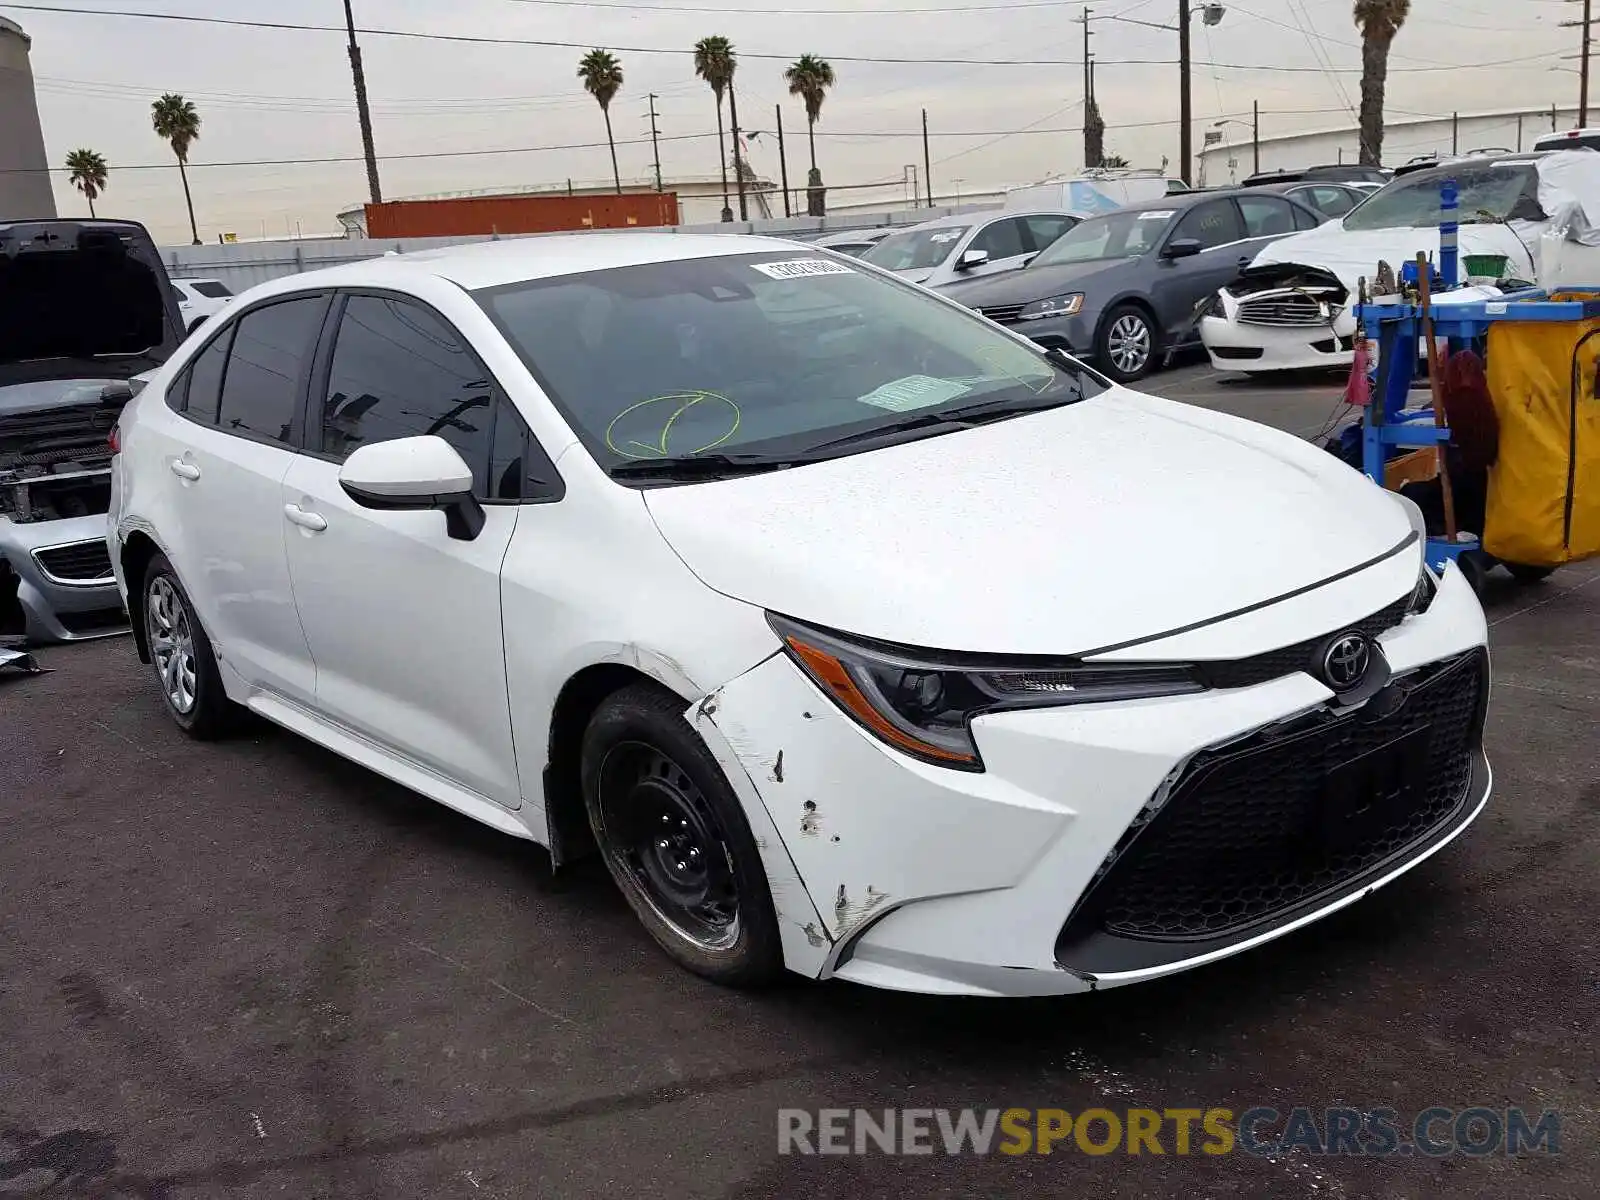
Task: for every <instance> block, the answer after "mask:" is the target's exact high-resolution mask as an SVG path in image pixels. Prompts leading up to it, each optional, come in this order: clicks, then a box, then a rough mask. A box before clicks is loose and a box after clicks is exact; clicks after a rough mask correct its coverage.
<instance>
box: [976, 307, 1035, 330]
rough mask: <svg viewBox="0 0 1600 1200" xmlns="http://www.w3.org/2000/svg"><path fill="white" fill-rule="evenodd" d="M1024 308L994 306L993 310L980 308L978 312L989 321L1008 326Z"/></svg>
mask: <svg viewBox="0 0 1600 1200" xmlns="http://www.w3.org/2000/svg"><path fill="white" fill-rule="evenodd" d="M1024 307H1025V306H1024V305H1021V304H996V305H995V306H994V307H993V308H980V309H979V310H978V312H979V313H981V314H982V315H983V316H986V317H988V318H989V320H991V321H998V322H1000V324H1002V325H1010V324H1013V323H1014V322H1015V321H1016V319H1017V318H1018V317H1019V316H1021V315H1022V310H1023V308H1024Z"/></svg>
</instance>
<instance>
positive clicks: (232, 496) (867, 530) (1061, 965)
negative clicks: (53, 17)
mask: <svg viewBox="0 0 1600 1200" xmlns="http://www.w3.org/2000/svg"><path fill="white" fill-rule="evenodd" d="M215 325H216V327H215V328H214V329H211V330H210V331H209V334H210V335H209V337H206V338H194V339H191V342H190V344H188V345H186V346H185V347H184V348H183V350H182V351H181V352H180V354H179V355H178V356H177V358H175V359H174V360H173V362H171V363H170V364H168V365H167V367H165V368H163V370H162V371H161V372H160V373H159V374H158V376H157V377H156V379H155V380H154V382H152V384H151V385H150V386H149V387H148V388H147V389H146V390H145V391H144V392H143V393H142V394H141V395H140V396H139V397H138V398H137V399H136V400H135V401H134V402H133V403H132V404H131V405H130V406H129V408H128V409H127V411H126V412H125V413H124V415H123V418H122V422H121V429H120V446H121V451H120V453H119V454H118V456H117V458H116V459H115V466H114V472H113V480H114V484H113V501H112V514H111V529H110V535H109V536H110V541H111V547H112V552H113V560H114V562H115V564H116V569H117V573H118V578H119V581H120V582H121V584H122V586H123V587H124V589H125V591H126V595H127V597H128V602H129V606H130V610H131V612H132V614H133V616H134V620H135V626H136V630H137V634H138V645H139V651H140V654H141V656H142V657H144V658H145V660H146V661H149V662H151V663H152V665H153V668H154V672H153V673H154V676H155V679H156V681H157V683H158V685H159V692H160V695H161V696H162V698H163V703H164V704H165V705H166V707H167V709H168V710H169V712H170V713H171V715H172V717H173V718H174V719H175V721H176V722H177V723H178V724H179V725H180V726H181V727H183V728H184V729H186V730H188V731H190V732H191V733H193V734H196V735H202V736H211V735H216V734H218V733H221V732H223V731H224V730H225V729H226V728H227V726H228V722H229V718H230V716H231V715H232V714H233V713H234V712H235V711H236V709H235V706H239V705H242V706H244V707H247V708H249V709H251V710H253V711H255V712H256V713H258V714H260V715H262V716H265V717H267V718H270V719H272V720H274V721H277V722H279V723H281V724H283V725H285V726H287V727H288V728H290V729H293V730H295V731H297V732H300V733H302V734H304V735H305V736H307V737H309V738H312V739H313V740H315V741H318V742H320V743H322V744H323V745H325V746H328V747H330V748H332V749H333V750H335V751H336V752H338V753H340V754H343V755H345V756H347V757H349V758H351V759H353V760H355V761H356V762H359V763H363V764H365V765H367V766H369V767H371V768H372V769H374V770H377V771H379V772H381V773H383V774H385V775H388V776H389V777H391V778H393V779H396V780H398V781H400V782H401V783H403V784H405V785H406V786H409V787H412V788H414V789H416V790H417V791H420V792H422V793H424V794H426V795H429V796H431V797H433V798H434V799H436V800H439V801H441V802H443V803H445V804H448V805H451V806H452V807H454V808H457V809H459V810H460V811H462V812H464V813H466V814H468V815H469V816H472V817H474V818H476V819H478V820H480V821H483V822H485V823H487V824H489V825H491V826H493V827H495V828H497V829H500V830H502V831H504V832H506V833H508V834H511V835H513V836H516V837H521V838H527V839H531V840H533V841H535V842H539V843H542V844H544V845H546V846H548V847H549V848H550V851H551V854H552V856H553V858H554V859H555V860H556V862H557V863H558V864H559V863H563V862H567V861H570V860H571V859H573V858H575V857H577V856H579V855H581V854H583V853H585V852H587V851H589V850H591V849H593V848H596V847H598V850H599V852H600V853H601V855H602V856H603V858H604V860H605V862H606V864H607V866H608V868H609V869H610V871H611V874H612V876H613V878H614V879H615V880H616V882H617V884H618V886H619V887H620V889H621V890H622V892H623V893H624V895H625V896H626V897H627V899H628V901H629V903H630V904H631V905H632V907H633V909H634V911H635V912H636V913H637V914H638V915H639V917H640V919H641V920H642V922H643V924H644V925H645V927H646V928H647V929H648V930H649V932H650V934H651V935H652V936H653V937H654V938H655V939H656V941H657V942H658V943H659V944H660V945H661V946H662V947H663V948H664V949H665V950H666V952H667V953H668V954H669V955H671V956H672V957H673V958H674V959H675V960H677V961H678V962H679V963H681V964H682V965H684V966H686V967H688V968H690V969H692V970H695V971H698V972H700V973H702V974H705V975H707V976H709V977H711V978H714V979H718V980H721V981H724V982H729V983H756V982H761V981H764V980H768V979H770V978H772V977H773V976H775V975H776V974H778V973H779V972H781V970H782V969H783V968H785V967H787V968H789V969H791V970H793V971H796V972H799V973H801V974H803V975H807V976H811V977H820V978H827V977H833V976H837V977H841V978H846V979H852V980H855V981H858V982H861V983H866V984H874V985H879V986H884V987H893V988H903V989H910V990H918V991H929V992H963V993H975V994H988V995H1023V994H1046V993H1063V992H1073V991H1080V990H1086V989H1090V988H1095V987H1109V986H1114V985H1117V984H1123V983H1132V982H1136V981H1139V980H1144V979H1150V978H1154V977H1156V976H1160V975H1164V974H1168V973H1171V972H1174V971H1179V970H1182V969H1184V968H1187V967H1192V966H1196V965H1199V964H1201V963H1205V962H1208V961H1211V960H1213V959H1217V958H1221V957H1223V956H1226V955H1229V954H1232V953H1235V952H1237V951H1240V950H1243V949H1245V948H1247V947H1249V946H1252V945H1255V944H1257V943H1259V942H1263V941H1265V940H1268V939H1270V938H1273V937H1276V936H1279V935H1281V934H1284V933H1287V932H1289V931H1290V930H1292V929H1295V928H1297V927H1299V926H1301V925H1304V924H1306V923H1307V922H1309V921H1313V920H1315V919H1317V918H1318V917H1320V916H1323V915H1325V914H1326V913H1328V912H1331V911H1333V910H1335V909H1337V908H1340V907H1342V906H1344V905H1346V904H1349V903H1352V902H1354V901H1355V900H1357V899H1359V898H1360V897H1362V896H1364V895H1366V894H1368V893H1369V892H1371V891H1372V890H1373V889H1374V888H1375V887H1377V886H1378V885H1380V884H1382V883H1384V882H1386V881H1387V880H1389V879H1391V878H1393V877H1394V876H1396V875H1398V874H1399V873H1401V872H1403V871H1405V870H1407V869H1409V868H1410V867H1412V866H1414V865H1415V864H1416V863H1417V862H1419V861H1421V860H1422V859H1424V858H1426V857H1428V856H1429V855H1431V854H1432V853H1434V852H1435V851H1437V850H1438V849H1440V848H1441V847H1442V846H1443V845H1445V844H1446V843H1447V842H1449V841H1450V840H1451V839H1452V838H1453V837H1455V836H1456V835H1457V834H1459V833H1460V832H1461V830H1462V829H1464V828H1465V827H1466V826H1467V825H1468V824H1469V823H1470V822H1471V821H1472V819H1473V818H1474V817H1475V816H1476V815H1477V813H1478V812H1479V811H1480V809H1481V807H1482V805H1483V804H1484V802H1485V799H1486V797H1487V794H1488V787H1489V776H1488V767H1487V764H1486V762H1485V760H1484V758H1483V753H1482V749H1481V744H1480V741H1481V739H1480V734H1481V729H1482V722H1483V709H1484V704H1485V700H1486V695H1487V689H1488V675H1487V671H1488V666H1487V656H1486V652H1485V649H1484V647H1485V641H1486V629H1485V624H1484V619H1483V613H1482V610H1481V609H1480V608H1479V606H1478V603H1477V600H1476V599H1475V597H1474V595H1473V593H1472V591H1471V589H1470V588H1469V587H1468V586H1467V585H1466V583H1465V582H1464V580H1463V579H1462V578H1461V577H1460V576H1459V575H1458V574H1457V573H1455V572H1454V571H1448V572H1446V573H1445V575H1444V576H1443V577H1442V578H1439V579H1435V578H1434V577H1433V576H1431V575H1430V574H1429V573H1428V572H1426V571H1425V569H1424V567H1423V563H1422V555H1421V547H1420V543H1419V539H1418V531H1417V527H1416V523H1417V521H1418V520H1419V516H1418V514H1416V513H1415V512H1414V511H1411V510H1408V509H1406V508H1405V507H1403V506H1402V504H1401V503H1399V502H1397V501H1396V500H1395V499H1394V498H1393V497H1391V496H1389V495H1387V494H1385V493H1384V492H1382V491H1380V490H1378V489H1376V488H1374V487H1372V486H1371V485H1370V484H1369V483H1367V482H1366V481H1365V480H1364V479H1363V478H1361V477H1360V476H1359V475H1358V474H1356V473H1355V472H1353V471H1351V470H1349V469H1348V468H1346V467H1345V466H1343V465H1342V464H1340V463H1339V462H1338V461H1336V460H1335V459H1334V458H1333V457H1332V456H1330V455H1327V454H1325V453H1323V452H1321V451H1318V450H1315V449H1313V448H1312V447H1310V446H1308V445H1306V444H1305V443H1303V442H1300V441H1298V440H1296V439H1294V438H1291V437H1289V436H1287V435H1285V434H1281V433H1277V432H1275V431H1273V430H1270V429H1268V428H1266V427H1264V426H1261V425H1257V424H1254V423H1251V422H1248V421H1243V420H1239V419H1235V418H1231V417H1227V416H1222V415H1218V414H1214V413H1210V412H1205V411H1201V410H1197V409H1193V408H1188V407H1184V406H1182V405H1178V404H1174V403H1169V402H1167V401H1163V400H1158V399H1154V398H1152V397H1149V396H1144V395H1140V394H1138V393H1135V392H1131V391H1127V390H1124V389H1120V388H1116V387H1113V386H1111V385H1109V384H1108V383H1106V382H1105V381H1104V380H1103V379H1101V378H1100V377H1099V376H1097V375H1096V374H1094V373H1093V372H1091V371H1089V370H1087V369H1086V368H1084V367H1082V366H1081V365H1079V364H1077V363H1076V362H1074V361H1072V360H1071V359H1068V358H1065V357H1063V356H1059V355H1053V354H1050V353H1047V352H1045V351H1042V350H1040V349H1039V348H1038V347H1036V346H1034V345H1032V344H1031V343H1029V342H1027V341H1025V340H1023V339H1021V338H1018V337H1015V336H1013V335H1012V334H1010V333H1008V332H1006V331H1004V330H1002V329H1000V328H999V327H997V326H995V325H993V324H991V323H989V322H986V321H984V320H982V319H980V318H978V317H976V316H974V315H972V314H970V313H969V312H967V311H966V310H964V309H963V308H961V307H960V306H958V305H956V304H954V303H951V302H950V301H948V300H945V299H943V298H940V297H937V296H934V295H932V294H930V293H928V292H926V291H925V290H923V289H921V288H918V287H915V286H912V285H909V284H906V283H904V282H902V281H899V280H896V279H894V278H893V277H891V276H889V275H888V274H886V273H883V272H880V271H877V270H875V269H873V268H871V267H868V266H865V265H862V264H853V263H846V262H843V261H841V260H839V259H836V258H817V257H810V258H808V257H805V255H804V252H803V251H799V250H797V248H796V247H795V246H794V245H792V244H789V243H785V242H781V241H776V240H769V239H760V238H740V237H725V236H695V237H690V236H673V235H660V234H642V233H641V234H625V235H618V236H616V237H610V238H588V237H582V236H573V237H564V238H548V239H546V238H541V239H535V240H533V241H528V242H521V243H498V244H493V245H485V246H476V247H470V248H458V249H452V250H448V251H438V252H429V253H426V254H419V255H409V256H397V257H393V258H388V259H382V260H377V261H374V262H367V263H361V264H355V265H351V266H347V267H340V268H336V269H333V270H328V271H322V272H316V273H312V274H306V275H300V276H295V277H293V278H291V279H285V280H280V281H277V282H274V283H271V284H266V285H263V286H261V287H258V288H256V289H254V290H252V291H251V292H249V293H247V294H245V295H244V296H241V297H240V298H239V299H238V300H237V301H236V302H235V303H234V304H232V305H230V307H229V309H228V311H227V312H226V313H224V314H223V315H222V316H221V317H219V318H218V319H217V321H216V322H215Z"/></svg>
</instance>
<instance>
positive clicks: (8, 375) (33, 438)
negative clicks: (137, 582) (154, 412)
mask: <svg viewBox="0 0 1600 1200" xmlns="http://www.w3.org/2000/svg"><path fill="white" fill-rule="evenodd" d="M0 329H3V330H4V334H3V336H0V637H15V636H17V635H21V636H22V637H23V638H24V639H26V640H27V641H31V642H55V641H74V640H76V639H79V638H89V637H103V636H105V635H107V634H112V633H121V632H125V631H126V630H127V628H128V618H127V614H126V611H125V610H124V608H123V604H122V597H121V595H120V594H119V593H118V591H117V585H116V580H115V578H114V577H113V575H112V570H111V558H110V555H109V553H108V551H107V548H106V512H107V509H108V508H109V505H110V501H111V456H112V449H111V445H110V442H109V439H110V438H111V436H112V435H113V433H114V431H115V428H116V422H117V418H118V417H119V416H120V415H121V408H122V405H123V404H125V403H126V402H127V401H128V400H129V399H130V398H131V397H132V396H133V395H134V393H135V391H136V389H137V387H138V377H139V376H141V375H144V374H145V373H147V372H149V371H151V370H153V369H154V368H155V367H157V366H159V365H160V364H161V363H162V362H164V361H165V360H166V358H167V356H168V355H169V354H171V353H172V351H173V350H174V349H176V348H177V345H178V343H179V341H180V340H181V338H182V326H181V324H180V321H179V316H178V307H177V301H176V299H175V298H174V296H173V293H172V289H171V287H170V286H169V285H168V283H167V276H166V271H165V269H164V268H163V267H162V265H161V259H160V256H159V254H158V253H157V252H156V248H155V246H154V244H153V243H151V241H150V235H149V234H148V233H146V232H145V230H144V228H143V226H140V225H136V224H134V223H132V222H130V221H95V220H90V221H17V222H9V223H7V222H0Z"/></svg>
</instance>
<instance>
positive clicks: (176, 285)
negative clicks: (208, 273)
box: [172, 279, 233, 333]
mask: <svg viewBox="0 0 1600 1200" xmlns="http://www.w3.org/2000/svg"><path fill="white" fill-rule="evenodd" d="M172 290H173V291H174V292H176V293H177V295H178V311H179V312H180V313H181V314H183V330H184V332H185V333H193V332H194V331H195V330H196V329H199V328H200V326H201V325H202V324H204V323H205V320H206V318H207V317H211V316H214V315H216V314H217V313H219V312H221V311H222V309H223V307H224V306H225V305H226V304H227V303H228V301H229V300H231V299H233V291H232V289H231V288H229V287H228V285H227V284H225V283H223V282H222V280H220V279H174V280H173V281H172Z"/></svg>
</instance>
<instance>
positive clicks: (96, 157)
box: [67, 150, 108, 217]
mask: <svg viewBox="0 0 1600 1200" xmlns="http://www.w3.org/2000/svg"><path fill="white" fill-rule="evenodd" d="M67 171H68V172H69V173H68V175H67V180H68V182H70V183H71V184H72V186H73V187H75V188H77V189H78V190H79V191H80V192H82V193H83V195H84V198H85V199H87V200H88V201H89V215H90V216H91V217H92V216H94V202H95V197H97V196H98V195H100V193H101V192H103V191H105V190H106V175H107V173H108V168H107V167H106V160H105V158H104V157H102V156H101V154H100V152H99V151H98V150H74V151H73V152H72V153H71V154H69V155H67Z"/></svg>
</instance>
